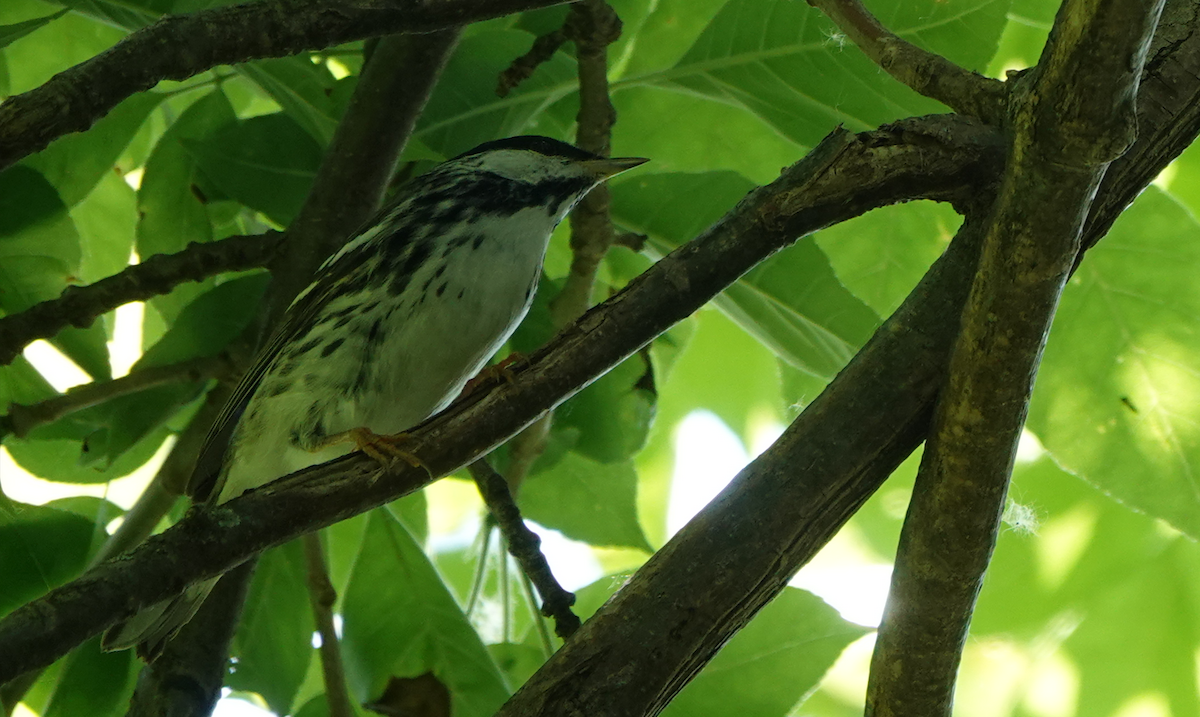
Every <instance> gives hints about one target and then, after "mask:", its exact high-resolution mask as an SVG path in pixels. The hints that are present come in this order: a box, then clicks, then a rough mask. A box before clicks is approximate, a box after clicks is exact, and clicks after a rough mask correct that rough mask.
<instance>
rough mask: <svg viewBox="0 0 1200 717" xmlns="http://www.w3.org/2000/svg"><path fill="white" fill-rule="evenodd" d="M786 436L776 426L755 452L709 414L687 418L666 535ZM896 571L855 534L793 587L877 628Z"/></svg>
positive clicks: (678, 436) (758, 437)
mask: <svg viewBox="0 0 1200 717" xmlns="http://www.w3.org/2000/svg"><path fill="white" fill-rule="evenodd" d="M782 433H783V426H782V425H779V424H777V423H774V424H771V425H765V426H764V427H763V429H761V430H759V431H756V432H755V435H753V436H752V437H751V446H750V450H747V448H746V446H745V444H743V442H742V440H741V439H740V438H739V437H738V436H737V435H736V434H735V433H734V432H733V431H732V430H730V428H729V427H728V426H727V425H725V423H724V422H723V421H722V420H721V419H720V418H719V417H717V415H716V414H714V413H712V412H710V411H704V410H698V411H693V412H692V413H690V414H688V415H687V416H686V417H685V418H684V419H683V421H681V422H680V424H679V427H678V428H677V429H676V432H675V472H674V475H673V477H672V479H671V496H670V500H669V502H668V505H667V530H668V532H669V533H670V534H672V535H673V534H675V532H677V531H678V530H679V529H680V528H682V527H683V526H684V524H686V523H687V521H689V520H691V519H692V517H693V516H694V515H696V513H698V512H699V511H700V510H701V509H702V508H703V507H704V506H705V505H707V504H708V503H709V502H710V501H711V500H712V499H713V498H715V497H716V496H717V494H718V493H720V492H721V491H722V490H723V489H724V488H725V486H726V485H728V484H729V481H730V480H732V479H733V477H734V476H735V475H737V473H738V471H740V470H741V469H742V468H744V467H745V466H746V464H748V463H749V462H750V461H751V460H752V459H753V457H755V456H757V455H758V454H759V453H761V452H762V451H764V450H766V449H767V448H768V447H769V446H770V445H771V444H772V443H773V442H774V441H775V440H776V439H777V438H778V437H779V436H780V434H782ZM890 579H891V566H890V565H888V564H887V563H884V562H881V561H880V559H879V558H878V557H877V556H875V555H874V554H873V553H872V551H871V550H870V549H869V548H867V547H866V546H865V543H864V541H862V540H860V539H858V538H857V534H856V532H855V531H854V530H853V529H851V530H848V531H842V533H841V534H839V536H838V537H837V538H835V539H834V540H833V541H832V542H831V543H830V544H829V545H828V546H827V547H826V548H825V549H824V550H823V551H822V552H821V553H820V554H818V555H817V557H816V558H815V559H814V560H813V562H812V563H811V564H810V565H808V566H807V567H805V568H804V569H803V570H801V571H800V572H799V573H797V575H796V577H795V578H793V579H792V581H791V585H793V586H794V587H799V588H803V589H805V590H808V591H809V592H811V593H814V594H816V595H818V596H820V597H821V598H822V599H823V600H825V601H826V602H827V603H829V604H830V605H832V606H833V607H834V608H836V609H837V610H838V612H839V613H841V614H842V617H844V618H845V619H847V620H850V621H852V622H856V623H859V624H861V625H868V626H872V627H873V626H876V625H878V624H879V619H880V615H881V614H882V613H883V604H884V601H885V600H886V598H887V589H888V583H889V581H890Z"/></svg>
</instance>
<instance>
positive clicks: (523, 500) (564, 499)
mask: <svg viewBox="0 0 1200 717" xmlns="http://www.w3.org/2000/svg"><path fill="white" fill-rule="evenodd" d="M518 504H519V505H520V506H521V513H522V514H523V515H524V516H525V517H526V518H529V519H530V520H534V521H537V522H538V523H540V524H542V525H544V526H546V527H547V528H554V529H555V530H558V531H560V532H562V533H563V534H564V535H566V536H567V537H568V538H574V539H575V540H582V541H584V542H587V543H591V544H592V545H605V546H625V547H630V548H641V549H644V550H649V549H650V545H649V543H648V542H647V541H646V536H645V535H644V534H643V533H642V528H641V526H640V525H639V524H638V517H637V470H636V469H635V468H634V467H633V463H632V462H629V461H623V462H620V463H609V464H604V463H597V462H595V461H593V460H591V459H588V458H584V457H583V456H581V455H579V454H577V453H568V454H566V455H565V456H563V458H562V460H560V461H559V462H558V463H556V464H555V465H554V466H553V467H551V468H549V469H548V470H544V471H542V472H540V473H537V474H536V475H533V476H530V477H529V478H528V479H527V480H526V481H525V482H524V483H522V484H521V493H520V495H519V496H518Z"/></svg>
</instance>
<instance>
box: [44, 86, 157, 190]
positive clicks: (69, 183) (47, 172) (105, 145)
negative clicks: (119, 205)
mask: <svg viewBox="0 0 1200 717" xmlns="http://www.w3.org/2000/svg"><path fill="white" fill-rule="evenodd" d="M162 99H163V95H161V94H157V93H154V92H140V93H138V94H135V95H133V96H132V97H129V98H128V99H126V100H125V101H123V102H121V104H119V105H117V106H116V107H114V108H113V109H112V110H110V111H109V113H108V114H106V115H105V116H104V117H101V118H100V119H99V120H98V121H97V122H96V124H94V125H92V126H91V128H90V129H88V130H87V131H86V132H80V133H76V134H68V135H64V136H62V137H59V138H58V139H56V140H55V141H54V142H52V143H51V144H50V146H49V147H47V148H46V149H43V150H42V151H41V152H38V153H37V154H35V155H33V156H32V157H30V158H29V159H27V160H25V163H26V164H28V165H29V166H31V167H34V168H36V169H37V170H39V171H40V172H41V173H42V175H43V176H44V177H45V178H46V179H47V180H48V181H49V182H50V183H51V184H53V185H54V186H55V188H56V189H58V194H59V196H60V197H62V200H63V202H64V203H65V204H66V205H67V206H68V207H73V206H75V205H76V204H78V203H79V202H80V201H82V200H83V198H84V197H86V196H87V195H88V193H89V192H91V191H92V188H93V187H95V186H96V183H97V182H99V181H100V180H101V178H103V177H105V176H107V175H109V174H112V172H113V166H114V165H115V164H116V162H117V159H118V158H119V157H120V156H121V154H122V153H123V152H124V151H125V147H126V146H128V145H129V142H130V140H132V139H133V136H134V135H135V134H137V131H138V129H139V128H140V127H141V126H142V123H143V122H145V121H146V118H147V117H149V116H150V113H151V112H153V111H154V109H155V108H156V107H158V105H159V103H160V102H162Z"/></svg>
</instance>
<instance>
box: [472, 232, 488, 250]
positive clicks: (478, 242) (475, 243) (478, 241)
mask: <svg viewBox="0 0 1200 717" xmlns="http://www.w3.org/2000/svg"><path fill="white" fill-rule="evenodd" d="M485 239H486V237H485V236H483V235H482V234H476V235H475V238H474V239H473V240H471V248H472V249H478V248H479V247H481V246H483V242H484V240H485Z"/></svg>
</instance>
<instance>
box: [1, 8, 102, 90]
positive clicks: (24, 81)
mask: <svg viewBox="0 0 1200 717" xmlns="http://www.w3.org/2000/svg"><path fill="white" fill-rule="evenodd" d="M10 3H12V4H13V5H20V4H21V3H20V2H18V1H17V0H5V1H4V2H3V3H0V12H3V10H4V9H5V8H7V7H8V6H9V4H10ZM64 4H65V3H64ZM26 7H27V8H29V11H28V12H27V13H26V14H24V17H22V19H29V18H30V17H31V16H32V17H36V16H38V15H45V14H46V12H47V11H49V10H51V9H52V8H53V6H48V5H47V4H45V3H40V2H39V3H31V4H30V5H28V6H26ZM124 36H125V31H124V30H120V29H117V28H115V27H112V26H108V25H104V24H101V23H98V22H95V21H93V20H91V19H89V18H86V17H83V16H81V15H79V14H77V13H68V14H67V15H64V16H63V17H61V18H59V19H58V20H55V21H54V22H52V23H50V24H48V25H45V26H43V27H42V28H41V29H40V30H38V31H37V32H35V33H32V34H29V35H26V36H25V37H22V38H19V39H17V40H15V41H13V42H12V44H10V45H9V46H8V47H5V48H4V54H5V56H6V57H7V58H8V71H9V81H10V84H11V87H10V88H9V90H10V91H11V92H12V93H14V94H17V93H21V92H27V91H28V90H32V89H33V88H35V87H38V86H39V85H41V84H43V83H44V82H46V80H49V79H50V78H51V77H53V76H54V75H56V74H58V73H59V72H62V71H63V70H65V69H67V68H69V67H72V66H74V65H77V64H79V63H81V62H84V61H85V60H88V59H91V58H92V57H93V56H95V55H97V54H99V53H100V52H103V51H104V50H107V49H108V48H109V47H111V46H112V45H114V44H116V43H117V42H118V41H119V40H120V39H121V38H122V37H124Z"/></svg>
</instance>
